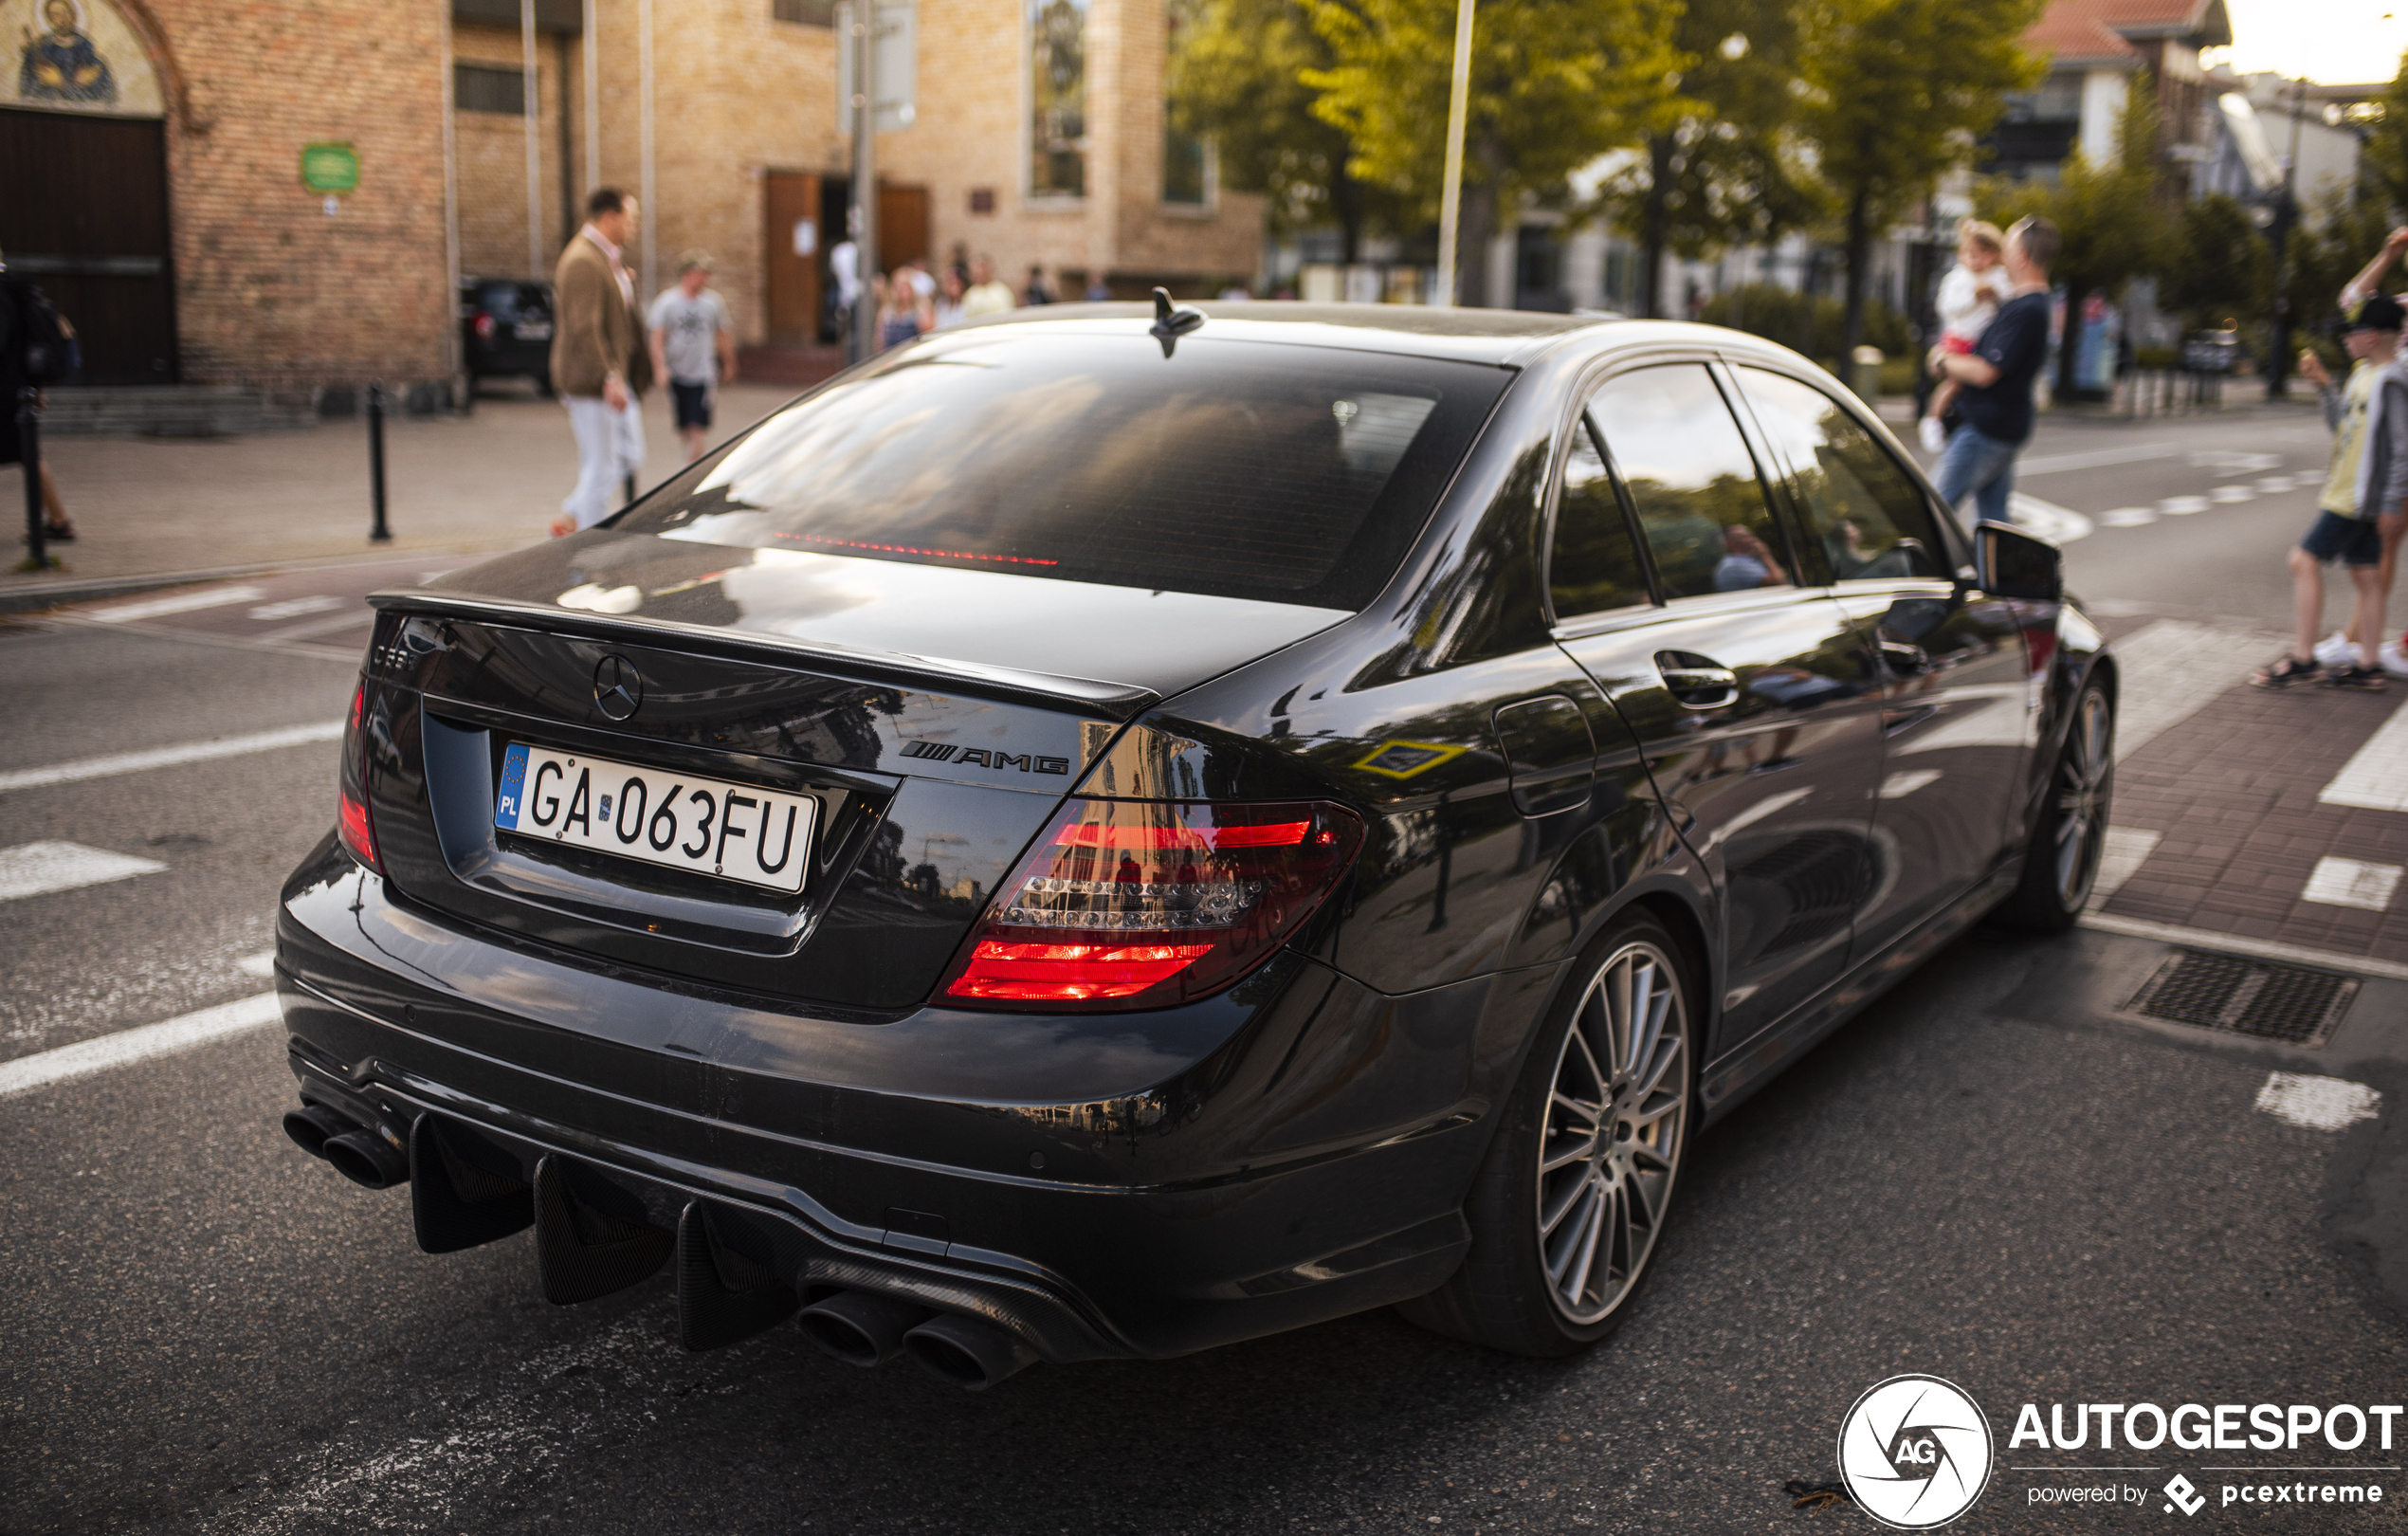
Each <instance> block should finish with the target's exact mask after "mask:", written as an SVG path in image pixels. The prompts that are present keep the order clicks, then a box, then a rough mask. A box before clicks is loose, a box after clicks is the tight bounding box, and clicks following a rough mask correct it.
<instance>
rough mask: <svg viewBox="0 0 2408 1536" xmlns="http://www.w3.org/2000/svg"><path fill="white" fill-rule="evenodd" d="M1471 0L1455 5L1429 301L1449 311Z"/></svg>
mask: <svg viewBox="0 0 2408 1536" xmlns="http://www.w3.org/2000/svg"><path fill="white" fill-rule="evenodd" d="M1471 8H1472V0H1457V4H1456V6H1455V78H1454V83H1453V85H1452V87H1451V88H1450V90H1449V91H1448V93H1447V169H1446V177H1447V184H1446V186H1445V188H1444V189H1443V190H1441V191H1440V192H1439V194H1438V281H1437V283H1435V284H1434V285H1433V286H1432V291H1431V295H1430V302H1432V304H1435V305H1437V306H1438V307H1439V308H1441V309H1450V308H1452V307H1453V306H1454V302H1455V226H1456V222H1457V221H1458V220H1459V219H1460V218H1461V217H1462V213H1463V130H1464V119H1465V118H1467V117H1469V115H1470V112H1471Z"/></svg>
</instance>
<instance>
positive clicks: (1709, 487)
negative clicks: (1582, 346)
mask: <svg viewBox="0 0 2408 1536" xmlns="http://www.w3.org/2000/svg"><path fill="white" fill-rule="evenodd" d="M1589 415H1590V419H1591V420H1593V421H1594V422H1596V426H1597V430H1598V431H1599V433H1600V434H1601V435H1602V436H1603V437H1604V439H1605V446H1606V448H1608V449H1610V450H1611V451H1612V452H1613V454H1614V467H1615V468H1617V469H1619V470H1620V471H1621V472H1622V482H1623V484H1624V485H1628V486H1629V487H1630V491H1631V503H1632V505H1633V506H1634V507H1635V508H1636V509H1637V510H1638V514H1639V533H1640V536H1641V537H1642V538H1644V539H1646V540H1647V548H1648V553H1649V554H1650V555H1651V556H1652V557H1653V558H1654V560H1655V575H1656V579H1657V580H1658V581H1659V582H1660V583H1661V584H1662V586H1663V590H1664V595H1665V597H1666V598H1667V599H1668V600H1669V599H1671V598H1675V597H1703V596H1706V595H1707V594H1712V593H1718V592H1742V591H1745V590H1746V589H1748V588H1750V587H1787V586H1792V585H1795V584H1796V580H1797V577H1796V575H1795V573H1793V572H1792V571H1791V570H1790V568H1789V554H1788V551H1787V549H1786V548H1785V547H1784V546H1783V544H1782V541H1781V536H1780V531H1779V529H1778V528H1776V527H1775V526H1774V524H1773V514H1772V508H1771V507H1770V506H1768V505H1767V504H1766V503H1765V501H1764V486H1763V484H1762V482H1760V481H1759V480H1758V479H1757V478H1756V461H1755V460H1754V459H1752V458H1750V457H1749V456H1748V452H1747V441H1746V439H1744V438H1742V437H1741V436H1740V432H1739V424H1738V423H1737V422H1735V421H1733V420H1732V419H1731V411H1730V407H1729V406H1727V405H1725V404H1724V401H1723V393H1722V391H1720V390H1718V389H1716V388H1715V387H1714V379H1713V376H1712V375H1709V374H1707V373H1706V367H1705V365H1704V364H1703V363H1673V364H1668V365H1666V366H1664V367H1661V368H1642V369H1639V370H1638V371H1636V372H1634V373H1629V374H1624V375H1621V376H1620V377H1618V378H1614V379H1609V380H1608V381H1607V382H1606V384H1605V385H1604V387H1603V388H1601V389H1599V390H1598V391H1597V393H1596V396H1595V398H1593V399H1592V400H1591V401H1590V403H1589Z"/></svg>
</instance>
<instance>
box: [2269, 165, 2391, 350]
mask: <svg viewBox="0 0 2408 1536" xmlns="http://www.w3.org/2000/svg"><path fill="white" fill-rule="evenodd" d="M2393 216H2394V215H2393V210H2392V209H2391V208H2390V207H2389V206H2387V205H2386V204H2385V202H2384V194H2383V192H2382V190H2381V187H2380V186H2378V185H2374V184H2372V183H2371V178H2370V182H2369V184H2368V185H2363V186H2361V187H2360V188H2359V189H2358V192H2357V194H2356V195H2355V196H2352V195H2351V194H2350V193H2349V192H2346V191H2344V190H2343V189H2341V188H2339V187H2328V188H2326V189H2325V191H2324V192H2322V193H2321V194H2319V196H2318V197H2317V198H2316V200H2315V201H2313V202H2311V203H2309V204H2308V207H2307V208H2305V209H2303V210H2301V213H2300V220H2299V223H2298V225H2297V227H2296V228H2294V229H2292V230H2291V232H2290V238H2289V241H2288V242H2287V244H2286V246H2285V247H2284V251H2283V269H2282V271H2281V272H2280V273H2279V274H2277V275H2276V277H2275V280H2274V286H2275V289H2276V291H2278V292H2279V293H2281V294H2282V296H2283V298H2284V299H2285V301H2286V302H2288V303H2289V306H2290V315H2291V323H2292V324H2293V325H2295V326H2296V327H2298V329H2297V330H2296V331H2294V332H2293V333H2292V335H2293V339H2294V341H2295V342H2296V343H2297V344H2299V345H2303V346H2312V347H2315V348H2316V349H2317V351H2318V352H2320V353H2321V354H2322V355H2323V356H2324V358H2325V361H2326V364H2327V365H2328V366H2332V367H2335V368H2336V369H2337V370H2338V369H2345V368H2346V366H2347V358H2346V356H2345V355H2344V353H2343V352H2342V350H2341V347H2340V345H2339V343H2337V342H2335V341H2333V340H2332V338H2330V336H2329V335H2326V334H2325V332H2326V321H2327V320H2332V319H2334V318H2335V317H2336V315H2337V314H2338V313H2339V310H2340V306H2341V290H2342V288H2343V286H2344V284H2346V283H2348V282H2349V280H2350V279H2351V278H2354V277H2356V276H2357V275H2358V272H2359V269H2360V268H2361V267H2362V266H2364V265H2366V258H2368V257H2369V256H2372V255H2374V254H2375V252H2376V251H2378V250H2381V248H2382V244H2383V236H2384V235H2385V234H2386V233H2388V232H2389V230H2390V226H2391V220H2392V218H2393ZM2403 283H2408V277H2403V275H2402V274H2401V273H2400V271H2399V268H2397V267H2394V268H2393V269H2392V271H2391V272H2390V274H2389V275H2388V276H2387V277H2386V279H2385V281H2384V283H2383V285H2382V286H2383V291H2384V292H2386V293H2397V292H2399V290H2400V288H2401V286H2402V285H2403Z"/></svg>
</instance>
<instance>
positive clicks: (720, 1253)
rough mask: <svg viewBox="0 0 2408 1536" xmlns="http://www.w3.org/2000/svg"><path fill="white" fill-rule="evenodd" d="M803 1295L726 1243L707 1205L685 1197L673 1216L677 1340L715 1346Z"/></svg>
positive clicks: (744, 1335) (765, 1321)
mask: <svg viewBox="0 0 2408 1536" xmlns="http://www.w3.org/2000/svg"><path fill="white" fill-rule="evenodd" d="M802 1305H803V1304H802V1299H801V1298H800V1297H798V1296H796V1295H795V1294H794V1291H793V1290H791V1289H788V1288H787V1287H785V1286H783V1285H781V1284H779V1283H778V1280H777V1277H776V1276H775V1275H774V1274H772V1273H770V1271H768V1270H766V1269H764V1268H763V1267H762V1266H761V1265H759V1264H758V1263H756V1262H755V1261H754V1260H752V1259H750V1258H747V1257H746V1256H745V1255H743V1254H742V1253H738V1252H737V1251H736V1250H735V1249H733V1248H730V1247H727V1246H726V1245H725V1244H724V1242H723V1241H722V1240H721V1236H720V1234H719V1231H718V1229H717V1227H716V1226H715V1225H714V1224H713V1223H712V1220H711V1213H710V1208H709V1207H708V1206H706V1205H704V1204H703V1203H702V1201H701V1200H692V1201H689V1202H687V1204H686V1207H685V1210H684V1214H683V1215H681V1216H679V1217H678V1221H677V1342H678V1343H679V1344H684V1346H685V1347H686V1348H687V1349H691V1350H698V1351H699V1350H703V1349H717V1348H719V1347H721V1345H723V1344H734V1343H736V1341H738V1340H739V1339H749V1338H751V1337H752V1336H753V1335H754V1334H756V1333H759V1332H762V1331H764V1330H765V1329H769V1328H774V1327H775V1326H777V1325H778V1324H780V1323H783V1322H785V1321H786V1320H787V1319H788V1318H790V1317H793V1316H794V1313H795V1312H796V1311H797V1310H799V1309H800V1308H801V1307H802Z"/></svg>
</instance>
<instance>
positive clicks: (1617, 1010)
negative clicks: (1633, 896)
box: [1537, 941, 1689, 1326]
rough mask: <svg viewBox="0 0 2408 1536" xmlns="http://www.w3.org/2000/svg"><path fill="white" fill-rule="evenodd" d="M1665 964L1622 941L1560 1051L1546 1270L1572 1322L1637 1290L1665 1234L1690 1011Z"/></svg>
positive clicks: (1545, 1132)
mask: <svg viewBox="0 0 2408 1536" xmlns="http://www.w3.org/2000/svg"><path fill="white" fill-rule="evenodd" d="M1676 975H1677V973H1676V972H1675V970H1674V969H1673V964H1672V960H1671V959H1670V957H1669V956H1668V955H1666V954H1665V953H1664V952H1663V951H1662V950H1660V949H1658V948H1656V947H1655V945H1653V944H1651V943H1648V942H1643V941H1640V942H1631V943H1626V944H1624V945H1623V946H1622V947H1621V948H1619V949H1617V950H1615V951H1614V955H1613V958H1611V959H1610V960H1607V961H1606V962H1605V964H1604V965H1603V966H1602V967H1600V968H1599V969H1598V971H1597V973H1596V977H1595V978H1593V979H1592V980H1591V981H1590V982H1589V988H1588V992H1587V994H1586V995H1585V996H1584V997H1581V999H1580V1006H1579V1008H1578V1010H1577V1011H1576V1012H1575V1013H1574V1015H1573V1017H1572V1027H1571V1028H1570V1029H1568V1030H1566V1031H1565V1032H1564V1037H1563V1046H1562V1049H1561V1050H1560V1051H1558V1052H1557V1053H1556V1064H1555V1077H1554V1080H1553V1083H1552V1085H1551V1087H1550V1090H1549V1092H1548V1095H1547V1106H1546V1112H1545V1118H1544V1121H1543V1123H1542V1124H1541V1127H1540V1133H1539V1198H1538V1232H1537V1237H1538V1243H1539V1264H1540V1268H1541V1271H1543V1272H1544V1274H1545V1279H1546V1286H1547V1290H1548V1294H1549V1296H1550V1298H1551V1299H1552V1300H1553V1302H1554V1303H1555V1307H1556V1310H1557V1312H1558V1313H1560V1315H1561V1316H1562V1318H1563V1320H1564V1321H1565V1322H1567V1323H1570V1324H1573V1325H1576V1326H1582V1325H1588V1324H1594V1323H1596V1322H1598V1321H1600V1320H1602V1319H1603V1318H1604V1317H1605V1316H1606V1315H1607V1314H1608V1313H1610V1312H1612V1311H1613V1310H1614V1307H1618V1306H1620V1305H1621V1303H1622V1299H1623V1298H1624V1297H1625V1296H1627V1295H1629V1294H1630V1293H1631V1289H1632V1287H1633V1285H1635V1284H1636V1283H1637V1281H1638V1278H1639V1275H1640V1273H1641V1271H1644V1270H1645V1269H1646V1268H1647V1261H1648V1255H1649V1254H1650V1253H1652V1252H1653V1251H1654V1249H1655V1240H1656V1238H1657V1236H1658V1235H1660V1234H1662V1232H1663V1230H1664V1217H1665V1213H1666V1211H1667V1209H1668V1208H1669V1205H1670V1203H1671V1198H1672V1179H1673V1177H1674V1176H1675V1175H1676V1174H1678V1173H1679V1172H1680V1164H1681V1152H1682V1149H1683V1147H1684V1146H1685V1145H1686V1140H1685V1138H1686V1135H1687V1129H1688V1093H1689V1059H1688V1045H1689V1032H1688V1014H1687V1010H1686V1009H1685V1008H1684V1007H1683V1006H1682V1002H1681V988H1680V986H1679V984H1678V983H1677V981H1676V980H1675V979H1674V978H1675V977H1676Z"/></svg>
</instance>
